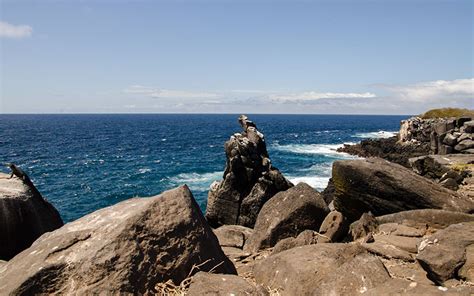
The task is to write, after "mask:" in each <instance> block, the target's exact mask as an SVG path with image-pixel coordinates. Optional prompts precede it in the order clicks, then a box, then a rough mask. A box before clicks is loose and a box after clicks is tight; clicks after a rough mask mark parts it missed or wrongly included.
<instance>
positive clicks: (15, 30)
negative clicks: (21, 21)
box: [0, 21, 33, 39]
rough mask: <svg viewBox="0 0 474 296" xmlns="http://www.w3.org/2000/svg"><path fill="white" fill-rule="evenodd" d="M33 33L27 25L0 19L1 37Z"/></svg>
mask: <svg viewBox="0 0 474 296" xmlns="http://www.w3.org/2000/svg"><path fill="white" fill-rule="evenodd" d="M32 33H33V28H32V27H30V26H28V25H12V24H9V23H7V22H3V21H0V37H2V38H16V39H20V38H26V37H30V36H31V34H32Z"/></svg>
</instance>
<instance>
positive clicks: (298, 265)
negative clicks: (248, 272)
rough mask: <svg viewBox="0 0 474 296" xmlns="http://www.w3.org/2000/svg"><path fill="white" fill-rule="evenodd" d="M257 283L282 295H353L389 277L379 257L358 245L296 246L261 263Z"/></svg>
mask: <svg viewBox="0 0 474 296" xmlns="http://www.w3.org/2000/svg"><path fill="white" fill-rule="evenodd" d="M254 275H255V280H256V282H257V283H259V284H261V285H263V286H268V287H270V288H271V289H274V290H278V291H279V293H280V295H354V294H358V293H361V292H363V291H367V290H369V289H371V288H373V287H375V286H377V285H379V284H381V283H383V282H385V281H387V280H388V279H390V276H389V274H388V273H387V271H386V269H385V267H384V266H383V264H382V262H381V261H380V259H378V258H377V257H375V256H373V255H370V254H368V253H367V252H366V250H365V249H364V248H362V247H361V246H360V245H357V244H340V243H334V244H316V245H309V246H303V247H297V248H293V249H290V250H287V251H284V252H281V253H278V254H275V255H272V256H269V257H268V258H266V259H264V260H262V261H260V262H258V263H256V264H255V267H254Z"/></svg>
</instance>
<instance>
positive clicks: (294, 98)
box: [269, 91, 377, 103]
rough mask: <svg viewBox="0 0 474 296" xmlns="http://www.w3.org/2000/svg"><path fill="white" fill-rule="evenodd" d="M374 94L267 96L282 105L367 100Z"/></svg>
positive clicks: (329, 93) (326, 93)
mask: <svg viewBox="0 0 474 296" xmlns="http://www.w3.org/2000/svg"><path fill="white" fill-rule="evenodd" d="M375 97H377V96H376V95H375V94H373V93H370V92H365V93H333V92H325V93H320V92H315V91H308V92H302V93H292V94H272V95H269V98H270V100H272V101H276V102H282V103H291V102H312V101H317V100H321V99H367V98H375Z"/></svg>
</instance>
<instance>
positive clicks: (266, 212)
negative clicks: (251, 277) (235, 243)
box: [244, 183, 329, 252]
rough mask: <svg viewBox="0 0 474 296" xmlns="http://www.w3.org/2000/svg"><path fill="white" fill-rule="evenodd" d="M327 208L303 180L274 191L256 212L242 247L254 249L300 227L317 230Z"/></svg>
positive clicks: (263, 246) (297, 232) (300, 228)
mask: <svg viewBox="0 0 474 296" xmlns="http://www.w3.org/2000/svg"><path fill="white" fill-rule="evenodd" d="M328 213H329V209H328V207H327V205H326V203H325V202H324V200H323V198H322V197H321V195H320V194H319V193H318V192H317V191H316V190H314V189H313V188H312V187H311V186H309V185H308V184H306V183H299V184H298V185H296V186H295V187H292V188H290V189H288V190H287V191H284V192H280V193H278V194H276V195H275V196H274V197H273V198H272V199H270V200H269V201H268V202H267V203H266V204H265V205H264V206H263V208H262V210H261V211H260V213H259V215H258V218H257V222H256V223H255V228H254V232H253V234H252V235H251V236H250V238H249V239H248V241H247V242H246V243H245V246H244V250H246V251H248V252H256V251H258V250H260V249H263V248H269V247H273V246H274V245H275V244H276V243H277V242H278V241H279V240H281V239H284V238H287V237H295V236H297V235H298V234H299V233H300V232H302V231H303V230H307V229H309V230H319V227H320V226H321V223H322V222H323V220H324V218H325V217H326V215H327V214H328Z"/></svg>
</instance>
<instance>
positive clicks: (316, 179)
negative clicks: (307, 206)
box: [288, 176, 330, 191]
mask: <svg viewBox="0 0 474 296" xmlns="http://www.w3.org/2000/svg"><path fill="white" fill-rule="evenodd" d="M329 178H330V177H326V176H305V177H292V176H288V179H289V180H290V181H291V182H292V183H293V184H295V185H296V184H298V183H300V182H303V183H306V184H308V185H309V186H311V187H313V188H315V189H317V190H319V191H322V190H324V188H326V186H327V185H328V181H329Z"/></svg>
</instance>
